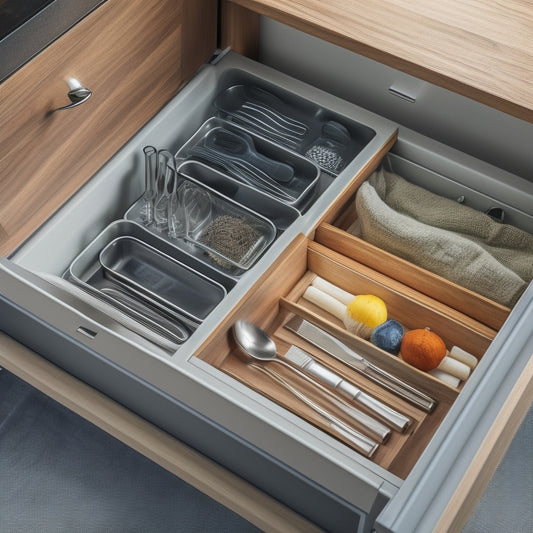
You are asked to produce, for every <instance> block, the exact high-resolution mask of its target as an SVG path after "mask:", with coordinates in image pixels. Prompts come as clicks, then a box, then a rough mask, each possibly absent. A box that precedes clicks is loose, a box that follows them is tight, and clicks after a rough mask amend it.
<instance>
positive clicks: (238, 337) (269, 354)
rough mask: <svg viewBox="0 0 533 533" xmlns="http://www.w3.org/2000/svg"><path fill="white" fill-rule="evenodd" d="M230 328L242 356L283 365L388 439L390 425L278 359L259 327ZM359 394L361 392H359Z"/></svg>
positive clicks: (377, 435) (376, 434) (363, 426)
mask: <svg viewBox="0 0 533 533" xmlns="http://www.w3.org/2000/svg"><path fill="white" fill-rule="evenodd" d="M232 331H233V337H234V339H235V342H236V343H237V346H238V347H239V349H240V352H241V353H242V354H243V355H245V356H247V357H249V358H251V359H255V360H256V361H263V362H266V361H271V362H276V363H279V364H281V365H283V366H285V367H286V368H289V369H290V370H291V371H293V372H295V373H296V374H298V375H299V376H300V377H301V378H303V379H305V380H306V381H307V382H309V383H311V384H313V386H314V387H315V388H317V389H319V390H320V391H321V392H322V394H323V395H324V396H325V397H326V398H327V399H328V400H329V401H330V402H331V403H333V404H334V405H335V406H336V407H337V408H339V409H341V410H342V411H343V412H344V413H345V414H347V415H348V416H349V417H350V418H351V419H352V420H353V421H354V422H355V423H356V424H357V426H358V427H359V428H361V429H363V430H366V431H367V432H369V433H370V434H372V436H373V437H375V438H377V439H379V440H380V442H384V441H386V440H387V439H388V437H389V436H390V428H388V427H387V426H386V425H384V424H382V423H381V422H379V421H378V420H375V419H374V418H372V417H371V416H368V415H367V414H366V413H363V412H362V411H360V410H359V409H356V408H355V407H353V406H352V405H350V404H349V403H348V402H346V401H345V400H343V399H341V398H338V397H337V396H336V395H335V394H333V393H332V391H330V390H329V389H327V388H326V387H324V385H322V384H321V383H320V382H318V381H316V380H315V379H314V378H312V377H311V376H309V375H307V374H305V373H304V372H302V371H301V370H300V369H299V368H298V367H296V366H293V365H292V364H290V363H289V362H288V361H285V360H284V359H281V358H280V357H279V356H278V355H277V350H276V344H275V343H274V341H273V340H272V339H271V338H270V337H269V336H268V335H267V333H266V332H265V331H263V330H262V329H261V328H259V327H258V326H256V325H255V324H253V323H251V322H247V321H245V320H238V321H237V322H235V324H234V325H233V328H232ZM361 394H364V393H363V392H361ZM380 416H381V415H380ZM402 416H403V415H402ZM395 425H396V424H395Z"/></svg>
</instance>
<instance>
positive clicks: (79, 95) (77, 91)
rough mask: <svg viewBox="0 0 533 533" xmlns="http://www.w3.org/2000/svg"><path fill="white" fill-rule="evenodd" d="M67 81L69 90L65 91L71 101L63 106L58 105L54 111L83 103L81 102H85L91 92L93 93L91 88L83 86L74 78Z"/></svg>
mask: <svg viewBox="0 0 533 533" xmlns="http://www.w3.org/2000/svg"><path fill="white" fill-rule="evenodd" d="M67 83H68V86H69V87H70V91H69V92H68V93H67V96H68V97H69V100H70V101H71V102H72V103H71V104H69V105H66V106H63V107H59V108H58V109H56V111H61V110H62V109H71V108H73V107H76V106H78V105H80V104H83V102H86V101H87V100H88V99H89V98H90V96H91V94H93V93H92V91H91V90H89V89H87V87H84V86H83V85H82V84H81V83H80V82H79V81H78V80H77V79H75V78H71V79H70V80H68V82H67Z"/></svg>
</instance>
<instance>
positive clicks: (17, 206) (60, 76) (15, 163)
mask: <svg viewBox="0 0 533 533" xmlns="http://www.w3.org/2000/svg"><path fill="white" fill-rule="evenodd" d="M199 26H202V27H203V28H204V31H202V32H197V31H194V29H195V28H198V27H199ZM215 38H216V2H215V1H214V0H201V1H199V2H185V1H179V2H175V1H170V0H164V1H155V0H152V1H148V2H146V1H144V2H143V1H141V0H133V1H126V0H108V1H107V2H106V3H105V4H103V5H102V6H101V7H100V8H98V9H96V10H95V11H94V12H93V13H91V14H90V15H89V16H88V17H86V18H85V19H84V20H83V21H81V22H80V23H79V24H78V25H77V26H76V27H74V28H73V29H72V30H71V31H69V32H68V33H66V34H65V35H63V36H62V37H61V38H59V39H58V40H57V41H55V42H54V43H53V44H52V45H51V46H49V47H48V48H47V49H46V50H44V51H43V52H42V53H41V54H39V55H38V56H37V57H36V58H35V59H34V60H33V61H31V62H29V63H28V64H27V65H25V66H24V67H23V68H21V69H20V70H19V71H18V72H16V73H15V74H14V75H13V76H11V77H10V78H8V79H7V80H6V81H5V82H4V83H3V84H2V85H0V121H1V123H2V124H3V125H4V127H3V128H2V130H1V131H0V146H1V147H2V149H1V152H0V197H1V198H2V204H1V206H0V254H1V255H6V254H8V253H10V252H11V251H13V250H14V249H15V248H16V247H17V246H18V245H19V244H20V243H21V242H22V241H23V240H24V239H25V238H26V237H28V235H30V234H31V233H32V232H33V231H34V230H35V229H36V228H37V227H38V226H39V225H40V224H42V223H43V222H44V221H45V220H46V219H47V218H48V217H49V216H50V215H51V214H52V213H53V212H54V211H55V210H56V209H57V208H58V207H59V206H60V205H61V204H62V203H63V202H64V201H65V200H66V199H67V198H69V197H70V196H71V195H72V193H73V192H75V191H76V190H77V189H78V188H79V187H80V186H81V185H82V184H83V183H84V182H85V181H86V180H87V179H88V178H89V177H90V176H91V175H92V174H93V173H94V172H95V171H96V170H97V169H98V168H100V167H101V166H102V165H103V164H104V163H105V162H106V161H107V160H108V159H109V158H110V157H111V156H112V155H113V154H114V153H115V152H116V151H117V150H118V149H119V148H120V147H121V146H122V145H123V144H124V143H125V142H126V141H127V140H128V139H129V138H130V137H131V136H132V135H133V134H134V133H135V132H137V131H138V130H139V128H140V127H141V126H142V125H143V124H145V123H146V122H147V121H148V120H149V119H150V118H151V117H152V116H153V115H154V113H155V112H157V111H158V110H159V109H160V108H161V107H162V106H163V105H164V104H165V103H166V102H167V101H168V100H170V98H171V97H172V96H173V95H174V94H175V93H176V92H177V90H178V89H179V88H180V86H182V85H183V84H184V82H185V81H187V80H188V79H189V78H190V77H191V76H192V74H194V72H195V71H196V70H197V68H198V66H199V65H200V64H201V63H202V62H203V61H205V60H206V59H207V58H208V57H209V56H210V54H211V53H212V52H213V50H214V49H215V46H216V43H215ZM70 78H76V79H78V80H79V81H80V83H81V84H82V85H84V86H85V87H87V88H88V89H90V90H91V91H92V93H93V94H92V96H91V97H90V98H89V99H88V100H87V101H86V102H84V103H83V104H81V105H79V106H77V107H75V108H73V109H68V110H61V111H55V110H56V109H58V108H60V107H62V106H65V105H67V104H69V103H70V101H69V99H68V97H67V93H68V91H69V87H68V85H67V80H69V79H70Z"/></svg>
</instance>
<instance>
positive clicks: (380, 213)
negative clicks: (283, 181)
mask: <svg viewBox="0 0 533 533" xmlns="http://www.w3.org/2000/svg"><path fill="white" fill-rule="evenodd" d="M356 210H357V215H358V219H357V226H358V229H357V230H355V228H352V229H351V230H350V231H351V232H352V233H357V232H358V234H359V235H360V236H361V237H362V238H363V239H365V240H366V241H368V242H370V243H371V244H374V245H375V246H378V247H380V248H382V249H384V250H386V251H388V252H390V253H393V254H395V255H398V256H399V257H402V258H403V259H406V260H408V261H411V262H412V263H414V264H416V265H418V266H420V267H422V268H425V269H427V270H429V271H431V272H433V273H435V274H438V275H440V276H442V277H444V278H446V279H448V280H450V281H453V282H454V283H457V284H459V285H462V286H464V287H466V288H468V289H470V290H473V291H475V292H478V293H479V294H481V295H483V296H486V297H487V298H490V299H492V300H495V301H497V302H499V303H501V304H502V305H506V306H512V305H514V303H515V302H516V300H517V299H518V298H519V296H520V294H521V293H522V292H523V291H524V290H525V288H526V286H527V284H528V282H529V281H531V279H532V278H533V236H532V235H530V234H529V233H526V232H524V231H522V230H520V229H518V228H515V227H513V226H510V225H507V224H500V223H498V222H495V221H494V220H492V219H491V218H490V217H489V216H488V215H485V214H484V213H481V212H479V211H476V210H474V209H472V208H470V207H468V206H464V205H462V204H460V203H458V202H455V201H454V200H449V199H447V198H444V197H442V196H439V195H436V194H434V193H431V192H429V191H427V190H425V189H423V188H421V187H418V186H417V185H413V184H411V183H409V182H407V181H406V180H404V179H403V178H401V177H400V176H398V175H396V174H393V173H391V172H387V171H386V170H384V169H381V170H379V171H377V172H375V173H374V174H373V175H372V176H371V177H370V178H369V179H368V180H367V181H366V182H365V183H363V184H362V185H361V187H360V189H359V191H358V193H357V196H356Z"/></svg>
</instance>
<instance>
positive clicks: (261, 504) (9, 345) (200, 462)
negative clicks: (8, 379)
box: [0, 332, 322, 533]
mask: <svg viewBox="0 0 533 533" xmlns="http://www.w3.org/2000/svg"><path fill="white" fill-rule="evenodd" d="M0 367H3V368H5V369H6V370H7V371H9V372H11V373H12V374H14V375H16V376H18V377H19V378H21V379H22V380H24V381H25V382H27V383H29V384H30V385H32V386H33V387H35V388H36V389H38V390H40V391H41V392H43V393H44V394H46V395H47V396H49V397H51V398H53V399H54V400H56V401H57V402H59V403H60V404H62V405H64V406H65V407H67V408H68V409H70V410H71V411H73V412H75V413H77V414H78V415H80V416H81V417H83V418H84V419H86V420H88V421H89V422H91V423H93V424H94V425H96V426H97V427H99V428H101V429H102V430H104V431H106V432H107V433H109V434H110V435H112V436H113V437H115V438H117V439H118V440H120V441H122V442H123V443H125V444H126V445H128V446H130V447H131V448H133V449H134V450H136V451H137V452H139V453H141V454H143V455H144V456H146V457H148V458H149V459H151V460H152V461H154V462H155V463H157V464H158V465H160V466H162V467H163V468H165V469H166V470H168V471H169V472H172V473H173V474H174V475H176V476H178V477H179V478H181V479H182V480H184V481H185V482H187V483H189V484H190V485H192V486H193V487H195V488H196V489H198V490H200V491H201V492H203V493H204V494H206V495H208V496H209V497H211V498H213V499H214V500H216V501H218V502H219V503H221V504H222V505H224V506H226V507H227V508H229V509H231V510H232V511H234V512H235V513H237V514H239V515H240V516H242V517H243V518H245V519H246V520H248V521H249V522H251V523H252V524H254V525H256V526H257V527H259V528H261V529H262V530H264V531H266V532H279V533H290V532H306V533H307V532H309V533H313V532H317V533H318V532H320V531H322V530H321V529H319V528H317V527H316V526H315V525H314V524H312V523H311V522H309V521H307V520H305V519H304V518H302V517H301V516H300V515H298V514H297V513H295V512H294V511H292V510H290V509H289V508H287V507H286V506H284V505H283V504H281V503H279V502H278V501H276V500H274V499H273V498H271V497H270V496H268V495H267V494H265V493H264V492H262V491H260V490H259V489H257V488H255V487H254V486H252V485H250V484H249V483H247V482H246V481H244V480H243V479H241V478H240V477H238V476H236V475H234V474H232V473H231V472H230V471H228V470H226V469H225V468H223V467H222V466H220V465H219V464H217V463H215V462H214V461H212V460H211V459H209V458H208V457H206V456H204V455H202V454H200V453H199V452H197V451H195V450H194V449H192V448H190V447H189V446H187V445H186V444H184V443H182V442H180V441H179V440H177V439H176V438H174V437H172V436H171V435H169V434H168V433H165V432H164V431H162V430H161V429H159V428H157V427H156V426H154V425H152V424H151V423H149V422H147V421H146V420H144V419H143V418H141V417H139V416H137V415H135V414H134V413H132V412H131V411H129V410H128V409H126V408H125V407H123V406H121V405H119V404H118V403H116V402H115V401H113V400H112V399H110V398H109V397H107V396H105V395H104V394H102V393H100V392H98V391H97V390H95V389H93V388H92V387H90V386H89V385H87V384H85V383H83V382H82V381H80V380H79V379H77V378H75V377H73V376H71V375H70V374H68V373H67V372H65V371H63V370H61V369H60V368H59V367H57V366H56V365H54V364H52V363H50V362H49V361H46V360H45V359H43V358H42V357H40V356H39V355H38V354H36V353H35V352H33V351H31V350H29V349H28V348H26V347H24V346H23V345H21V344H20V343H18V342H16V341H14V340H13V339H11V338H10V337H9V336H7V335H5V334H3V333H1V332H0Z"/></svg>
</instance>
